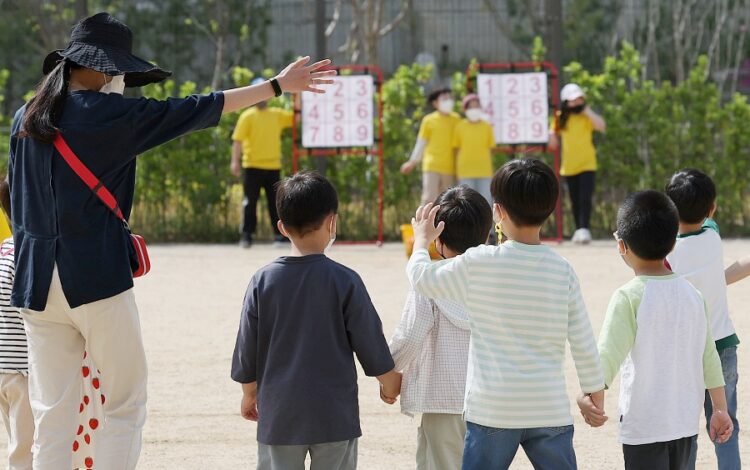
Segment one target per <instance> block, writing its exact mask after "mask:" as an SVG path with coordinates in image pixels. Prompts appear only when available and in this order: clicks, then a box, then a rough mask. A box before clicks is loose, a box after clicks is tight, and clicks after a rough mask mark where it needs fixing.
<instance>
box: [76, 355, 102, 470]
mask: <svg viewBox="0 0 750 470" xmlns="http://www.w3.org/2000/svg"><path fill="white" fill-rule="evenodd" d="M81 375H82V378H83V387H82V391H83V397H82V398H81V404H80V406H79V416H80V419H79V425H78V430H77V431H76V437H75V440H74V441H73V468H81V469H93V468H94V464H95V460H96V447H95V441H96V436H97V434H98V433H99V430H100V429H101V426H102V425H103V424H104V409H103V408H104V403H105V401H106V398H105V396H104V395H103V394H102V391H101V383H100V379H99V376H100V373H99V369H97V368H96V365H94V362H93V361H92V360H91V358H90V357H89V356H88V354H86V353H84V354H83V366H82V367H81Z"/></svg>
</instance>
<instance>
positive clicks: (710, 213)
mask: <svg viewBox="0 0 750 470" xmlns="http://www.w3.org/2000/svg"><path fill="white" fill-rule="evenodd" d="M718 208H719V206H718V205H717V204H716V201H714V203H713V204H712V205H711V210H710V211H708V218H709V219H713V218H714V215H716V209H718Z"/></svg>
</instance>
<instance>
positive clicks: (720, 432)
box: [708, 410, 734, 444]
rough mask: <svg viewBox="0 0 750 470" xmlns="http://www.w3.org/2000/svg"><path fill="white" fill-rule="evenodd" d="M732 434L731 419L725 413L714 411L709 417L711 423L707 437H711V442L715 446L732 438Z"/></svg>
mask: <svg viewBox="0 0 750 470" xmlns="http://www.w3.org/2000/svg"><path fill="white" fill-rule="evenodd" d="M733 432H734V425H733V424H732V419H731V418H730V417H729V414H727V412H726V411H721V410H714V412H713V414H712V415H711V423H710V426H709V433H708V435H709V436H710V437H711V441H712V442H715V443H717V444H723V443H725V442H727V441H728V440H729V438H730V437H732V433H733Z"/></svg>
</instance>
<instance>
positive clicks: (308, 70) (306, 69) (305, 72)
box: [276, 56, 336, 93]
mask: <svg viewBox="0 0 750 470" xmlns="http://www.w3.org/2000/svg"><path fill="white" fill-rule="evenodd" d="M308 62H310V56H305V57H300V58H299V59H297V60H296V61H294V62H292V63H291V64H289V65H287V66H286V68H284V70H282V71H281V73H279V74H278V75H277V76H276V80H278V81H279V86H281V91H283V92H286V93H299V92H302V91H309V92H312V93H325V92H326V91H325V90H324V89H322V88H318V87H319V86H320V85H330V84H332V83H333V80H331V79H329V78H328V77H332V76H334V75H336V71H335V70H321V69H323V68H325V67H327V66H328V65H330V64H331V60H330V59H324V60H321V61H318V62H315V63H314V64H312V65H307V63H308Z"/></svg>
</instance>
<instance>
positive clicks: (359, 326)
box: [232, 172, 401, 470]
mask: <svg viewBox="0 0 750 470" xmlns="http://www.w3.org/2000/svg"><path fill="white" fill-rule="evenodd" d="M276 206H277V209H278V213H279V218H280V221H279V223H278V228H279V231H280V232H281V233H282V234H283V235H284V236H286V237H288V238H289V239H290V240H291V253H290V255H289V256H283V257H281V258H278V259H277V260H276V261H274V262H273V263H271V264H269V265H268V266H266V267H264V268H262V269H261V270H259V271H258V272H256V273H255V275H254V276H253V277H252V279H251V280H250V285H249V286H248V288H247V293H246V295H245V301H244V305H243V308H242V314H241V318H240V327H239V332H238V334H237V343H236V346H235V350H234V356H233V359H232V379H234V380H235V381H237V382H239V383H241V384H242V390H243V398H242V405H241V413H242V416H243V417H245V418H246V419H249V420H252V421H257V422H258V433H257V437H258V468H259V469H261V470H264V469H278V468H281V469H291V468H295V469H296V468H304V462H305V458H306V456H307V454H308V453H309V454H310V457H311V460H312V468H320V469H326V470H329V469H331V470H349V469H354V468H356V465H357V439H358V438H359V436H361V435H362V431H361V429H360V426H359V405H358V397H357V395H358V388H357V370H356V368H355V365H354V357H353V355H354V354H356V355H357V358H358V359H359V363H360V364H361V366H362V369H363V370H364V372H365V374H366V375H368V376H371V377H377V379H378V381H379V382H380V384H381V397H382V398H383V400H384V401H386V402H388V403H393V402H394V401H395V398H396V397H397V396H398V394H399V391H400V388H401V374H399V373H398V372H396V371H394V363H393V359H392V358H391V354H390V351H389V350H388V344H387V343H386V341H385V338H384V337H383V327H382V324H381V322H380V318H379V317H378V314H377V312H376V311H375V307H374V306H373V305H372V302H371V300H370V297H369V295H368V294H367V289H366V288H365V286H364V283H363V282H362V279H361V278H360V277H359V276H358V275H357V274H356V273H355V272H354V271H352V270H351V269H349V268H347V267H345V266H342V265H340V264H338V263H336V262H334V261H332V260H330V259H329V258H328V257H326V256H325V254H324V253H325V250H326V248H327V247H329V246H330V245H331V244H332V243H333V241H334V240H335V238H336V217H337V216H336V213H337V210H338V197H337V195H336V190H335V189H334V188H333V186H332V185H331V183H330V182H328V180H326V179H325V178H324V177H323V176H320V175H319V174H317V173H307V172H303V173H298V174H296V175H294V176H292V177H289V178H287V179H285V180H284V181H282V183H281V184H280V186H279V188H278V192H277V196H276Z"/></svg>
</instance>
